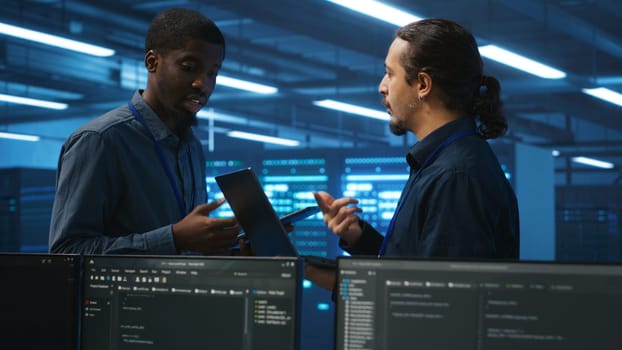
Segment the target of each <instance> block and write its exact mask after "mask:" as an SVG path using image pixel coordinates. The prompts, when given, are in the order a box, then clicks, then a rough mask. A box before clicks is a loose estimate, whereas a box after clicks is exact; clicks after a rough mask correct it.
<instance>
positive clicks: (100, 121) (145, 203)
mask: <svg viewBox="0 0 622 350" xmlns="http://www.w3.org/2000/svg"><path fill="white" fill-rule="evenodd" d="M141 93H142V91H137V92H136V93H135V94H134V96H133V97H132V100H131V102H132V104H133V105H134V106H135V107H136V109H137V111H138V112H139V113H140V115H141V116H142V118H143V119H144V121H145V123H146V124H147V126H148V127H149V130H150V131H151V133H152V134H153V136H154V138H155V139H156V140H157V142H158V144H159V145H160V147H161V148H162V150H163V154H164V158H165V160H166V162H168V166H169V167H170V169H171V170H172V172H173V177H174V179H175V181H176V184H177V187H178V188H179V190H180V192H181V196H182V198H183V200H184V203H185V206H186V208H187V209H186V210H188V211H189V210H192V209H193V208H194V207H195V206H196V205H198V204H202V203H205V202H206V200H207V192H206V184H205V159H204V155H203V150H202V147H201V143H200V142H199V141H198V140H197V138H196V137H195V136H194V134H193V133H192V130H188V132H187V133H186V135H184V137H182V138H179V137H177V136H176V135H175V134H174V133H173V132H172V131H171V130H170V129H169V128H168V127H167V126H166V125H165V124H164V122H162V120H161V119H160V118H159V117H158V116H157V115H156V114H155V113H154V112H153V110H152V109H151V108H150V107H149V106H148V105H147V104H146V103H145V101H144V100H143V98H142V96H141ZM185 215H186V213H182V212H180V208H179V206H178V203H177V200H176V197H175V192H174V190H173V186H172V185H171V183H170V182H169V178H168V177H167V175H166V171H165V170H164V168H163V165H162V163H161V161H160V158H159V157H158V153H157V151H156V148H155V145H154V142H153V140H152V139H151V137H150V136H149V133H148V132H147V130H146V129H145V127H144V126H143V125H141V124H140V122H139V121H138V120H136V118H135V117H134V115H132V112H131V111H130V110H129V108H128V106H127V105H125V106H122V107H118V108H116V109H114V110H112V111H110V112H108V113H106V114H104V115H103V116H101V117H99V118H96V119H94V120H92V121H91V122H89V123H87V124H85V125H84V126H82V127H80V128H79V129H78V130H77V131H75V132H74V133H73V134H72V135H71V136H69V138H68V139H67V141H66V142H65V143H64V145H63V147H62V149H61V153H60V158H59V161H58V172H57V179H56V197H55V199H54V206H53V209H52V221H51V225H50V251H51V252H53V253H83V254H115V253H134V254H177V250H176V248H175V244H174V240H173V234H172V224H174V223H176V222H178V221H179V220H180V219H182V218H183V217H184V216H185Z"/></svg>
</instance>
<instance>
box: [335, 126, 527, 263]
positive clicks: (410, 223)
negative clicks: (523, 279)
mask: <svg viewBox="0 0 622 350" xmlns="http://www.w3.org/2000/svg"><path fill="white" fill-rule="evenodd" d="M474 129H475V122H474V121H473V119H472V118H471V117H463V118H459V119H457V120H455V121H452V122H450V123H448V124H446V125H444V126H443V127H441V128H439V129H437V130H435V131H434V132H432V133H431V134H430V135H428V136H427V137H425V138H424V139H423V140H421V142H418V143H417V144H415V145H414V146H413V147H411V149H410V150H409V152H408V154H407V156H406V160H407V161H408V164H409V165H410V177H409V179H408V181H407V182H406V185H405V188H404V191H403V195H402V196H403V198H402V199H401V201H402V205H401V209H400V210H399V211H398V212H397V213H396V214H395V215H397V217H396V218H395V223H394V228H393V232H392V234H391V236H390V238H389V239H388V241H387V245H386V251H385V253H384V255H385V256H400V257H408V256H411V257H463V258H464V257H466V258H501V259H515V258H518V252H519V218H518V204H517V200H516V196H515V195H514V191H513V190H512V187H511V185H510V183H509V182H508V180H507V179H506V177H505V174H504V172H503V171H502V169H501V166H500V165H499V162H498V160H497V158H496V156H495V155H494V153H493V151H492V149H491V147H490V145H489V144H488V142H486V141H485V140H484V139H482V138H481V137H479V136H478V135H477V134H475V135H471V136H466V137H461V138H459V139H458V140H456V141H454V142H452V143H450V144H449V145H448V146H447V147H445V148H444V149H442V151H440V153H439V154H438V156H437V157H436V158H435V159H434V160H433V161H432V162H431V163H430V164H429V165H428V166H426V167H425V168H423V169H422V170H421V172H420V174H419V176H418V177H417V178H415V176H414V175H415V174H416V173H417V171H419V169H420V168H421V166H422V165H423V163H424V161H425V159H426V158H427V157H428V156H429V155H430V154H432V153H433V152H434V150H436V149H437V148H438V147H439V146H440V145H441V144H442V143H443V142H445V140H447V139H449V138H450V137H452V135H456V134H458V133H460V132H463V131H465V130H474ZM361 226H362V228H363V235H362V236H361V238H360V239H359V241H358V242H357V244H355V245H354V246H347V245H346V244H345V242H343V241H342V242H340V245H341V246H342V248H344V249H346V250H347V251H349V252H350V253H352V254H366V255H377V254H378V253H379V249H380V245H381V243H382V240H383V237H382V235H381V234H380V233H378V232H377V231H376V230H375V229H374V228H373V227H371V226H370V225H368V224H367V223H365V222H361Z"/></svg>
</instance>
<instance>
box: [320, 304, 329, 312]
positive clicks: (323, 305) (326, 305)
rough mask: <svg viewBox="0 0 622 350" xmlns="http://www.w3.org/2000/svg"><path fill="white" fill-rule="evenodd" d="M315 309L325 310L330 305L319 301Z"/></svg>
mask: <svg viewBox="0 0 622 350" xmlns="http://www.w3.org/2000/svg"><path fill="white" fill-rule="evenodd" d="M317 309H318V310H320V311H327V310H329V309H330V305H328V304H327V303H319V304H317Z"/></svg>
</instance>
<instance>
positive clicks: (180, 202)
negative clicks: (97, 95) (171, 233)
mask: <svg viewBox="0 0 622 350" xmlns="http://www.w3.org/2000/svg"><path fill="white" fill-rule="evenodd" d="M127 106H128V107H129V108H130V111H132V114H133V115H134V117H136V120H138V121H139V122H140V124H142V126H143V127H145V129H146V130H147V133H148V134H149V137H150V138H151V141H153V145H154V146H155V149H156V152H157V153H158V157H159V158H160V164H161V165H162V168H163V169H164V171H165V172H166V177H168V182H169V184H170V185H171V187H172V188H173V192H175V198H176V199H177V206H178V207H179V211H180V212H181V215H182V216H185V215H186V204H185V203H184V200H183V198H182V197H181V191H179V187H178V186H177V181H175V178H174V177H173V171H172V170H171V167H170V165H169V164H168V162H167V161H166V158H164V151H163V150H162V147H161V146H160V144H159V143H158V141H156V139H155V136H153V133H152V132H151V129H149V128H148V127H147V123H145V120H144V119H143V117H142V116H141V115H140V113H138V110H136V107H134V105H133V104H132V101H128V103H127Z"/></svg>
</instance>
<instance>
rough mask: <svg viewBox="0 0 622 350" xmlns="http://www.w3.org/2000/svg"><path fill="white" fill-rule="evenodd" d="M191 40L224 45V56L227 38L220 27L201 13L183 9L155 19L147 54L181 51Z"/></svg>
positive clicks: (148, 32)
mask: <svg viewBox="0 0 622 350" xmlns="http://www.w3.org/2000/svg"><path fill="white" fill-rule="evenodd" d="M190 40H202V41H206V42H208V43H211V44H218V45H222V48H223V55H224V49H225V37H224V36H223V35H222V32H221V31H220V29H219V28H218V26H216V24H215V23H214V22H213V21H212V20H210V19H209V18H207V17H205V16H203V15H202V14H201V13H199V12H197V11H193V10H189V9H183V8H171V9H168V10H164V11H163V12H161V13H160V14H158V15H157V16H156V17H155V18H154V19H153V21H152V22H151V26H150V27H149V30H148V31H147V36H146V38H145V53H147V52H149V50H156V51H159V52H161V53H166V52H167V51H170V50H176V49H181V48H183V47H184V46H185V45H186V44H187V43H188V41H190Z"/></svg>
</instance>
